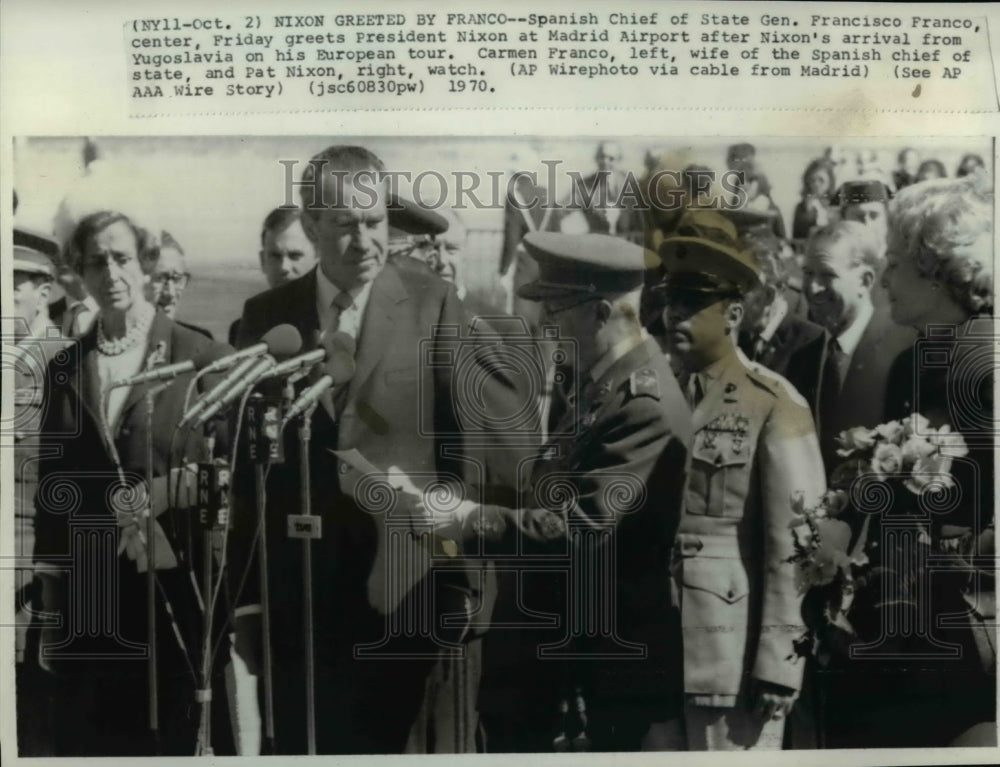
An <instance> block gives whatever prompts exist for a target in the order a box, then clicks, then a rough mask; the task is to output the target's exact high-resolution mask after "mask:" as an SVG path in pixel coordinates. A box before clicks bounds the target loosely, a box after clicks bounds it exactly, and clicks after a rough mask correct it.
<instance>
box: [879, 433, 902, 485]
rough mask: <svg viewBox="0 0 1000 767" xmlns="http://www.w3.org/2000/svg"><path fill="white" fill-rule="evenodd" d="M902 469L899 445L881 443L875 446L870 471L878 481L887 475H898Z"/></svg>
mask: <svg viewBox="0 0 1000 767" xmlns="http://www.w3.org/2000/svg"><path fill="white" fill-rule="evenodd" d="M902 467H903V450H902V448H900V447H899V445H894V444H892V443H891V442H883V443H881V444H879V445H878V446H876V448H875V453H874V454H873V455H872V471H873V472H875V474H877V475H878V477H879V479H885V475H887V474H898V473H899V470H900V469H901V468H902Z"/></svg>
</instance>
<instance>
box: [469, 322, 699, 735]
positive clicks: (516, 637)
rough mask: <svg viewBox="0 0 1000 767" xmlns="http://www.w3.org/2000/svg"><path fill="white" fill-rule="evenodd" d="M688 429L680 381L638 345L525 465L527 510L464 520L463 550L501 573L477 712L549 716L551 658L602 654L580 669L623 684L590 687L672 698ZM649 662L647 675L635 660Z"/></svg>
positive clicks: (554, 681) (555, 669)
mask: <svg viewBox="0 0 1000 767" xmlns="http://www.w3.org/2000/svg"><path fill="white" fill-rule="evenodd" d="M690 433H691V432H690V415H689V410H688V408H687V405H686V403H685V402H684V399H683V395H682V394H681V392H680V388H679V386H678V385H677V382H676V379H675V378H674V376H673V374H672V373H671V371H670V368H669V365H668V364H667V361H666V359H665V358H664V356H663V354H662V352H661V351H660V350H659V349H658V348H657V347H656V344H655V343H654V342H652V341H651V340H649V339H646V340H644V341H642V342H640V343H638V344H637V345H636V346H634V347H633V348H632V349H631V350H629V351H627V352H625V353H624V354H623V355H622V356H621V357H619V358H618V359H617V360H616V361H615V362H614V363H613V364H611V366H610V367H609V368H608V369H607V370H606V371H605V372H604V373H603V374H602V375H600V377H599V378H598V379H597V380H593V379H590V380H589V382H588V383H587V384H586V385H585V386H583V387H582V388H581V390H580V392H579V397H578V399H577V401H576V402H575V405H574V406H571V407H570V408H569V409H568V410H567V411H566V413H565V415H564V416H563V419H562V421H561V422H560V424H558V425H557V426H556V428H555V429H554V430H553V435H554V436H553V437H552V439H551V440H550V441H549V442H548V444H546V445H545V446H543V448H542V450H541V453H540V455H539V457H538V458H537V460H536V461H535V464H534V467H533V468H531V469H530V470H529V469H528V467H525V477H524V482H523V485H522V488H521V490H522V504H521V506H520V507H519V508H517V509H513V508H501V507H495V506H494V507H485V508H484V509H483V510H482V513H481V514H473V515H472V516H471V517H470V518H469V519H468V520H466V530H465V541H464V543H465V548H466V550H467V551H468V550H469V549H470V548H471V547H475V546H477V545H482V546H483V551H484V552H485V553H486V554H487V555H488V556H491V557H493V558H494V559H495V561H496V562H497V569H498V571H499V574H500V578H499V580H500V586H499V595H498V598H497V602H496V606H495V608H494V613H493V621H492V623H491V629H490V631H489V633H488V634H487V636H486V646H485V655H484V677H483V682H482V686H481V692H480V704H479V706H480V710H481V711H492V712H494V713H499V714H502V715H506V716H512V715H513V716H529V717H531V716H534V715H535V713H537V714H539V715H545V714H548V713H553V714H554V711H553V710H552V700H553V696H555V695H558V693H559V689H560V685H562V684H565V681H566V675H567V670H566V667H565V664H560V662H559V661H560V659H563V660H565V659H566V658H567V657H568V656H569V655H573V654H575V653H582V654H583V655H587V654H588V653H602V655H601V660H596V659H594V658H591V662H582V663H579V664H577V668H578V669H580V668H582V669H583V670H584V671H587V672H588V673H589V672H590V671H593V672H595V673H598V674H601V673H603V672H606V671H607V670H608V669H611V668H614V667H615V665H616V664H615V659H616V658H618V657H621V658H624V660H623V662H622V663H620V664H617V666H618V667H619V668H618V669H617V670H618V671H621V670H622V667H624V668H625V670H627V671H628V672H629V674H628V676H626V675H624V674H615V675H613V676H607V675H606V676H604V677H603V678H591V679H590V684H589V686H590V687H591V689H594V687H597V688H600V689H601V690H602V691H605V692H607V693H609V694H616V693H618V692H622V691H621V690H618V691H615V690H611V689H610V688H611V687H613V686H615V685H619V686H621V687H624V688H626V690H625V691H626V692H631V691H633V683H636V682H641V681H643V680H644V679H645V680H646V682H647V686H648V687H650V688H652V689H651V690H650V691H649V692H650V694H654V695H667V694H669V692H670V688H671V687H673V688H675V689H679V681H680V680H679V668H678V669H677V670H676V671H672V670H671V664H672V663H676V660H677V658H678V657H679V653H678V650H679V648H678V642H679V639H680V637H679V627H677V626H676V623H674V624H671V622H670V621H671V619H672V616H671V615H670V606H671V603H670V588H669V575H668V572H669V570H668V568H669V552H670V546H671V543H672V541H673V538H674V535H675V533H676V529H677V524H678V521H679V518H680V506H681V501H682V494H683V487H684V476H685V471H684V470H685V464H686V461H687V450H688V446H689V445H690ZM584 567H586V568H588V572H590V573H591V577H590V579H587V578H585V577H582V576H581V574H582V573H583V572H584V571H583V570H582V569H581V568H584ZM610 579H613V580H610ZM600 584H613V585H614V587H613V588H611V589H608V588H606V587H602V586H601V585H600ZM571 589H576V591H573V592H570V591H568V590H571ZM570 593H573V594H575V595H576V597H577V598H576V599H569V598H568V596H569V595H570ZM611 599H613V600H615V601H613V602H611V601H609V600H611ZM673 619H674V620H675V618H673ZM593 621H598V623H599V624H601V625H603V626H604V630H600V629H595V628H594V626H595V625H597V624H594V623H593ZM588 625H589V626H590V627H591V628H590V629H587V628H585V627H586V626H588ZM543 647H547V648H548V649H546V650H544V651H543V650H542V649H541V648H543ZM637 648H638V651H637ZM643 658H645V659H647V660H649V661H653V662H654V663H655V664H656V667H655V669H654V668H653V667H652V666H651V664H649V663H636V662H635V661H636V660H642V659H643ZM671 674H672V676H673V678H670V677H671ZM629 679H631V681H629ZM525 712H534V713H527V714H526V713H525Z"/></svg>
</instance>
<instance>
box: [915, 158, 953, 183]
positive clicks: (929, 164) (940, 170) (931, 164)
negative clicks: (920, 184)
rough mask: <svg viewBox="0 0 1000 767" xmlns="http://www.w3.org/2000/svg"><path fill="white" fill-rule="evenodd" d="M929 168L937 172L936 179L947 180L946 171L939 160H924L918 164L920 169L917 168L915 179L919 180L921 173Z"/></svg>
mask: <svg viewBox="0 0 1000 767" xmlns="http://www.w3.org/2000/svg"><path fill="white" fill-rule="evenodd" d="M930 168H933V169H934V170H935V171H937V178H948V171H946V170H945V168H944V163H943V162H941V161H940V160H924V161H923V162H922V163H920V167H918V168H917V178H920V176H921V175H922V174H923V172H924V171H925V170H928V169H930ZM925 181H926V179H925Z"/></svg>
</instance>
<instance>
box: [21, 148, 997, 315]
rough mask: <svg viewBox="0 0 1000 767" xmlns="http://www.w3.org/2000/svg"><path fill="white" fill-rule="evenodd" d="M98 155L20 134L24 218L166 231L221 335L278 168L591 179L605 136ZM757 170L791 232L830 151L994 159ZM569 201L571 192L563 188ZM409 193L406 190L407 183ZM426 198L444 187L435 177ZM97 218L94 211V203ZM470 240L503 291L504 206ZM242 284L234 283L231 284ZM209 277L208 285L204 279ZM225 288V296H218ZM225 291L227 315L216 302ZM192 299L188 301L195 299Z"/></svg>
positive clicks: (782, 163)
mask: <svg viewBox="0 0 1000 767" xmlns="http://www.w3.org/2000/svg"><path fill="white" fill-rule="evenodd" d="M609 138H613V139H614V140H616V141H617V142H618V143H619V144H620V145H621V147H622V152H623V157H622V161H621V163H620V166H619V167H620V168H622V169H623V170H631V171H633V172H635V173H637V174H640V175H641V174H642V172H643V170H644V166H643V160H644V157H645V155H646V152H647V151H648V150H650V149H653V150H656V151H657V152H658V153H659V152H662V151H673V152H681V153H683V156H684V159H685V161H686V162H687V163H697V164H700V165H705V166H708V167H710V168H716V169H719V170H722V169H724V168H725V157H726V149H727V147H728V146H729V145H731V144H733V143H737V142H741V141H744V140H746V139H742V138H740V137H738V136H734V137H705V138H692V137H689V136H685V137H678V138H670V137H666V138H657V137H650V136H645V137H643V136H639V137H635V136H633V137H609ZM93 139H94V141H95V142H96V144H97V146H98V147H99V148H100V153H101V155H100V156H101V160H100V163H99V164H97V165H95V166H92V167H93V168H95V170H94V173H93V174H92V175H91V176H89V177H84V168H83V152H82V149H83V146H84V138H83V137H80V136H74V137H37V138H32V137H20V138H17V139H15V146H14V158H15V167H14V184H15V189H16V190H17V194H18V198H19V207H18V211H17V215H16V219H15V223H16V224H18V225H21V226H28V227H32V228H35V229H39V230H43V231H50V232H51V231H53V219H54V216H55V214H56V212H57V210H58V209H59V207H60V203H61V202H62V201H63V199H64V198H66V197H67V196H69V198H70V200H71V202H73V203H74V204H77V205H81V206H84V207H87V206H93V205H95V204H96V202H97V201H98V200H100V201H105V203H106V204H105V205H102V206H101V207H121V208H122V209H124V210H126V212H131V213H133V214H136V215H139V216H140V217H141V218H143V219H145V220H146V222H147V223H148V224H153V225H155V226H158V227H159V228H162V229H166V230H167V231H169V232H170V233H171V234H172V235H173V236H174V237H175V238H176V239H177V240H178V241H179V242H180V243H181V245H182V246H183V247H184V249H185V251H186V252H187V254H188V268H189V270H190V271H191V272H192V274H193V275H194V282H193V284H192V287H190V288H189V291H188V292H189V294H191V298H190V299H189V298H188V297H187V296H186V297H185V299H184V306H183V307H182V316H184V314H185V313H187V315H188V317H187V318H192V319H194V320H198V321H201V322H203V323H205V324H209V325H211V326H212V327H213V328H216V329H218V328H222V327H223V319H222V318H220V316H217V315H219V314H225V315H227V316H229V315H233V314H238V312H239V307H240V306H241V305H242V301H243V300H245V299H246V298H247V297H249V296H250V295H252V294H253V293H255V292H257V291H259V290H261V289H263V287H264V284H263V279H262V277H261V276H260V274H259V272H258V271H257V269H258V267H257V253H258V250H259V237H260V226H261V222H262V220H263V218H264V216H265V215H266V214H267V213H268V212H269V211H270V210H271V209H273V208H274V207H276V206H278V205H281V204H282V203H283V202H284V199H285V188H284V187H285V183H284V179H285V169H284V167H283V166H282V165H281V164H280V163H279V160H295V161H297V162H298V165H297V166H296V168H297V173H300V172H301V169H302V168H303V167H304V166H305V161H306V160H307V159H308V158H309V157H311V156H312V155H314V154H316V153H317V152H319V151H321V150H322V149H324V148H325V147H327V146H330V145H332V144H336V143H357V144H361V145H364V146H366V147H368V148H369V149H371V150H372V151H374V152H375V153H376V154H378V155H379V156H380V157H381V158H382V160H383V161H384V162H385V164H386V167H387V168H388V169H390V170H395V171H409V172H411V173H412V174H413V175H414V176H416V175H417V174H419V173H421V172H424V171H428V170H434V171H437V172H439V173H441V174H444V175H445V176H446V177H447V178H449V179H451V178H452V174H453V173H454V172H455V171H467V172H472V173H476V174H479V175H480V176H481V177H482V178H483V179H484V181H483V184H484V189H485V188H486V187H487V186H488V177H487V176H486V173H487V172H490V171H492V172H503V173H505V174H507V173H510V172H512V171H513V170H515V169H521V170H537V171H539V172H540V173H541V174H544V167H543V166H542V165H541V164H540V160H542V159H545V160H549V159H555V160H561V161H563V163H564V165H563V166H561V167H562V168H564V169H566V170H578V171H580V172H581V173H583V174H586V173H590V172H593V170H594V169H595V165H594V159H593V158H594V152H595V149H596V144H597V141H596V140H595V138H593V137H587V138H570V139H552V138H532V137H521V136H513V137H504V138H497V137H490V138H480V137H473V138H469V137H453V136H445V137H440V138H426V137H414V138H406V137H370V136H368V137H364V136H360V137H359V136H337V137H332V136H286V137H274V136H267V137H261V136H247V137H218V136H208V137H177V136H173V137H101V136H96V137H93ZM752 143H753V144H754V145H755V146H756V147H757V163H758V167H759V168H760V169H761V170H763V171H764V172H765V173H766V174H767V176H768V178H769V179H770V182H771V185H772V190H773V191H772V195H771V196H772V199H773V200H774V202H775V203H776V204H777V205H778V207H779V209H780V210H781V212H782V214H783V216H784V219H785V223H786V227H787V228H788V229H789V231H790V230H791V222H792V213H793V210H794V207H795V205H796V203H797V202H798V200H799V199H800V192H801V177H802V173H803V171H804V169H805V167H806V165H807V164H808V163H809V161H810V160H812V159H813V158H815V157H819V156H820V155H822V154H823V152H824V150H825V149H827V148H828V147H831V146H833V147H835V148H836V152H835V153H836V154H837V155H838V156H844V157H847V158H849V163H848V165H847V166H846V168H847V172H841V173H840V175H839V177H838V179H837V180H838V183H839V182H842V181H845V180H850V177H851V176H852V175H853V174H854V161H853V158H854V156H855V155H856V154H858V153H859V152H862V151H864V152H868V153H870V152H874V153H875V154H876V155H877V157H878V164H879V165H880V166H881V167H882V168H883V169H884V170H885V172H886V173H891V171H892V170H893V169H894V168H895V167H896V156H897V154H898V152H899V150H900V149H902V148H903V147H904V146H911V147H914V148H916V149H917V150H918V151H919V152H920V154H921V156H922V157H923V158H925V159H926V158H936V159H939V160H940V161H941V162H943V163H944V165H945V168H946V169H947V170H948V173H949V175H953V174H954V172H955V168H956V167H957V165H958V162H959V160H960V159H961V156H962V155H963V154H965V153H967V152H974V153H977V154H980V155H982V156H983V157H984V158H987V161H988V162H989V158H991V157H992V156H993V150H992V144H991V140H990V139H988V138H967V139H965V138H963V139H956V138H933V137H927V138H919V139H918V138H906V139H902V138H901V139H898V140H893V139H885V138H882V139H877V140H872V139H850V140H844V139H831V138H822V137H818V138H809V139H788V138H777V139H769V138H754V139H752ZM566 189H567V192H568V186H567V187H566ZM401 191H403V192H404V193H407V192H409V191H410V190H407V189H406V188H405V185H404V188H403V189H401ZM424 191H425V195H426V194H427V193H429V194H430V195H431V197H433V196H435V195H436V194H437V192H438V186H437V184H436V183H433V182H430V183H428V186H427V187H426V188H425V190H424ZM91 209H93V208H91ZM461 215H462V217H463V220H464V221H465V223H466V225H467V227H468V228H469V229H471V230H479V231H473V232H472V235H471V236H470V240H469V243H468V247H467V249H466V254H465V257H466V263H467V268H466V270H465V274H466V282H467V284H468V285H469V287H470V289H478V290H482V291H487V292H489V291H493V290H495V289H496V283H497V280H498V278H497V264H498V262H499V249H500V236H499V230H500V228H501V225H502V218H503V216H502V211H501V210H499V209H492V210H489V209H487V210H467V211H462V213H461ZM229 277H231V278H232V279H231V283H230V285H229V286H228V288H227V285H226V280H227V279H228V278H229ZM199 282H200V284H199ZM220 289H221V290H226V291H227V293H226V295H220V294H219V293H218V291H219V290H220ZM213 296H218V299H219V300H220V301H221V304H220V306H221V305H225V309H224V310H222V309H217V308H215V307H213V306H212V298H213ZM189 302H190V304H189Z"/></svg>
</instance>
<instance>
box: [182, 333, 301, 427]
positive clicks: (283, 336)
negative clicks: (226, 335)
mask: <svg viewBox="0 0 1000 767" xmlns="http://www.w3.org/2000/svg"><path fill="white" fill-rule="evenodd" d="M264 339H265V340H264V341H262V342H261V343H259V344H254V345H253V346H250V347H248V348H246V349H243V350H241V351H239V352H236V353H235V354H229V355H227V356H226V357H223V358H221V359H218V360H216V362H215V363H213V364H218V363H221V362H222V361H223V360H229V361H228V362H227V363H226V364H227V365H229V364H231V363H232V360H233V358H236V359H237V360H239V364H237V365H236V367H235V368H233V369H232V370H230V371H229V374H228V375H227V376H226V377H225V378H223V379H222V380H221V381H219V383H217V384H216V385H215V386H213V387H212V388H211V389H209V390H208V391H207V392H206V393H205V394H203V395H202V396H201V397H200V398H199V399H198V401H197V402H195V403H194V405H192V406H191V407H190V408H189V409H188V411H187V412H186V413H184V416H183V417H182V418H181V421H180V423H179V424H178V425H177V428H178V429H182V428H184V427H185V426H186V425H187V424H189V423H191V421H193V420H194V419H195V418H197V417H198V416H199V415H200V414H201V413H202V412H204V411H205V409H206V408H208V407H210V406H212V405H214V404H215V403H216V402H218V401H219V400H220V399H222V397H223V396H224V395H225V394H226V392H228V391H229V389H230V388H231V387H232V386H234V385H235V384H236V383H238V382H239V381H240V380H241V379H242V378H243V377H244V376H246V375H247V374H248V373H249V371H250V370H251V369H252V368H253V367H254V365H255V364H256V363H257V362H258V360H257V359H256V356H257V355H259V354H261V353H263V352H267V351H270V354H271V357H272V358H274V357H282V358H284V357H290V356H292V355H293V354H295V353H296V352H298V350H299V349H301V348H302V336H300V335H299V331H297V330H296V329H295V328H294V327H292V326H291V325H278V326H277V327H276V328H273V329H272V330H270V331H268V333H267V334H266V335H265V336H264ZM262 345H263V352H262V350H261V346H262ZM251 349H254V350H255V351H254V352H253V354H252V355H249V356H248V354H247V353H248V352H249V351H250V350H251ZM241 354H242V357H240V356H238V355H241ZM272 364H273V363H272ZM210 367H211V365H210V366H209V368H210ZM209 368H205V370H208V369H209ZM219 369H220V370H221V369H223V368H219Z"/></svg>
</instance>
